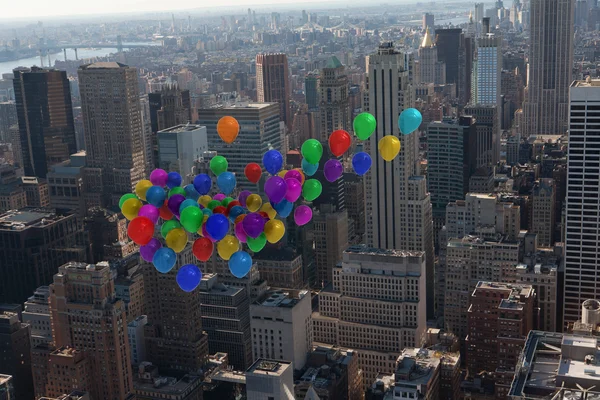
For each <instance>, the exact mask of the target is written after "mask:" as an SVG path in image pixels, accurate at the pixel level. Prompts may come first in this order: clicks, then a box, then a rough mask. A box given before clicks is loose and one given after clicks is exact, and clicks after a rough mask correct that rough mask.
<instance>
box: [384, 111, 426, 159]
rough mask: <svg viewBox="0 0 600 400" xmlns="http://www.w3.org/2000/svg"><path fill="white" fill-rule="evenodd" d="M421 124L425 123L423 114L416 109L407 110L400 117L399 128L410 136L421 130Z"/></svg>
mask: <svg viewBox="0 0 600 400" xmlns="http://www.w3.org/2000/svg"><path fill="white" fill-rule="evenodd" d="M421 122H423V116H421V113H420V112H419V110H417V109H416V108H407V109H406V110H404V111H402V113H401V114H400V117H398V127H399V128H400V132H402V134H404V135H408V134H409V133H412V132H414V131H416V130H417V129H419V126H421ZM387 161H389V160H387Z"/></svg>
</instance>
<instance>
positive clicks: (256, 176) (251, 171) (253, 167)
mask: <svg viewBox="0 0 600 400" xmlns="http://www.w3.org/2000/svg"><path fill="white" fill-rule="evenodd" d="M244 174H245V175H246V178H248V180H249V181H250V182H252V183H257V182H258V181H259V180H260V177H261V176H262V168H261V167H260V165H258V164H257V163H250V164H248V165H246V168H245V169H244Z"/></svg>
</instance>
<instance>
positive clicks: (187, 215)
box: [180, 207, 204, 233]
mask: <svg viewBox="0 0 600 400" xmlns="http://www.w3.org/2000/svg"><path fill="white" fill-rule="evenodd" d="M203 220H204V214H203V213H202V211H201V210H200V208H199V207H187V208H185V209H184V210H183V211H181V218H180V221H181V225H182V226H183V227H184V228H185V230H186V231H188V232H190V233H196V232H198V229H200V227H201V226H202V221H203Z"/></svg>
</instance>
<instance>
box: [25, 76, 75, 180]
mask: <svg viewBox="0 0 600 400" xmlns="http://www.w3.org/2000/svg"><path fill="white" fill-rule="evenodd" d="M13 72H14V75H15V78H14V80H13V84H14V87H15V98H16V101H17V116H18V120H19V135H20V137H21V151H22V156H23V160H22V161H23V167H24V168H25V175H29V176H37V177H40V178H45V177H46V173H47V172H48V169H49V168H50V166H52V165H54V164H57V163H60V162H63V161H65V160H68V159H69V156H70V155H71V154H73V153H75V151H76V150H77V146H76V141H75V124H74V122H73V107H72V105H71V92H70V89H69V80H68V79H67V73H66V72H65V71H58V70H54V69H43V68H38V67H32V68H30V69H29V68H27V69H15V70H14V71H13Z"/></svg>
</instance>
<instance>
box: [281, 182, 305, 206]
mask: <svg viewBox="0 0 600 400" xmlns="http://www.w3.org/2000/svg"><path fill="white" fill-rule="evenodd" d="M285 183H286V185H287V192H285V199H286V200H287V201H290V202H292V203H293V202H295V201H296V200H298V198H299V197H300V195H301V194H302V185H301V184H300V181H298V180H296V179H295V178H288V179H285Z"/></svg>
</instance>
